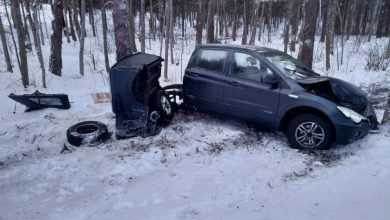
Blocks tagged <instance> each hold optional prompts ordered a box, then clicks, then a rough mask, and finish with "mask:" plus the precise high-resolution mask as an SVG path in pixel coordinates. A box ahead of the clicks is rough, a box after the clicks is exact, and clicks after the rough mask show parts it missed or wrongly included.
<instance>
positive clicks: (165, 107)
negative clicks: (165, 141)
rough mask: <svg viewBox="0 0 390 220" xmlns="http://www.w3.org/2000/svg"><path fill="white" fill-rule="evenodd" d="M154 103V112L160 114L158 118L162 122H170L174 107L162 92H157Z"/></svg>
mask: <svg viewBox="0 0 390 220" xmlns="http://www.w3.org/2000/svg"><path fill="white" fill-rule="evenodd" d="M154 103H155V106H156V110H157V111H158V113H159V114H160V118H161V119H162V120H164V121H168V122H169V121H171V120H172V118H173V112H174V106H173V105H172V103H171V102H170V100H169V97H168V95H167V94H166V93H165V92H164V91H163V90H160V91H158V92H157V94H156V97H155V101H154Z"/></svg>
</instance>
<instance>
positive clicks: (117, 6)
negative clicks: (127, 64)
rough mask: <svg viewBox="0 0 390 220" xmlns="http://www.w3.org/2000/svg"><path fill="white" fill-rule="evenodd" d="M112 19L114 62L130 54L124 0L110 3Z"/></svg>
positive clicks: (114, 0) (115, 0)
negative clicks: (114, 49)
mask: <svg viewBox="0 0 390 220" xmlns="http://www.w3.org/2000/svg"><path fill="white" fill-rule="evenodd" d="M112 10H113V12H112V17H113V21H114V34H115V45H116V60H117V61H119V60H121V59H122V58H124V57H126V56H128V55H129V54H131V47H130V36H129V31H128V30H129V27H128V22H127V21H126V19H123V18H126V0H113V1H112Z"/></svg>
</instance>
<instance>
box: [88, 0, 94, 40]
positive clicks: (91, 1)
mask: <svg viewBox="0 0 390 220" xmlns="http://www.w3.org/2000/svg"><path fill="white" fill-rule="evenodd" d="M93 1H94V0H90V1H89V9H88V12H89V19H90V20H89V23H90V24H91V26H92V36H94V37H96V27H95V15H94V13H93Z"/></svg>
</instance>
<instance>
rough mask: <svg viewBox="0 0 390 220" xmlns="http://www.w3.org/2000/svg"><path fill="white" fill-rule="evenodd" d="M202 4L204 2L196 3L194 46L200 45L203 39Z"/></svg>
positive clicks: (200, 0) (202, 0)
mask: <svg viewBox="0 0 390 220" xmlns="http://www.w3.org/2000/svg"><path fill="white" fill-rule="evenodd" d="M203 3H204V0H199V1H198V13H197V15H196V44H201V43H202V38H203V21H204V14H203V8H204V7H203Z"/></svg>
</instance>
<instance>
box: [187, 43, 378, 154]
mask: <svg viewBox="0 0 390 220" xmlns="http://www.w3.org/2000/svg"><path fill="white" fill-rule="evenodd" d="M183 101H184V105H186V106H189V107H193V108H195V109H197V110H200V111H204V112H213V113H218V114H225V115H231V116H234V117H237V118H240V119H244V120H247V121H250V122H255V123H258V124H260V125H261V126H264V127H266V128H271V129H274V130H282V131H284V132H285V134H286V135H287V138H288V140H289V142H290V144H291V146H292V147H294V148H298V149H309V150H312V149H327V148H329V147H330V146H331V144H332V143H333V142H336V143H339V144H347V143H350V142H352V141H354V140H356V139H360V138H363V137H364V136H365V135H366V134H367V133H368V131H369V129H370V128H371V129H377V128H378V122H377V118H376V115H375V112H374V110H373V108H372V105H371V104H370V103H369V102H368V99H367V97H366V95H365V94H364V93H363V92H362V91H361V90H360V89H359V88H357V87H356V86H354V85H352V84H350V83H347V82H345V81H342V80H339V79H336V78H331V77H323V76H321V75H319V74H317V73H315V72H314V71H313V70H311V69H309V68H307V67H305V66H304V65H303V64H301V63H300V62H299V61H297V60H296V59H294V58H293V57H291V56H289V55H287V54H285V53H283V52H280V51H277V50H273V49H269V48H264V47H257V46H235V45H199V46H197V48H196V49H195V51H194V52H193V54H192V57H191V59H190V61H189V63H188V66H187V68H186V70H185V75H184V81H183Z"/></svg>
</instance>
